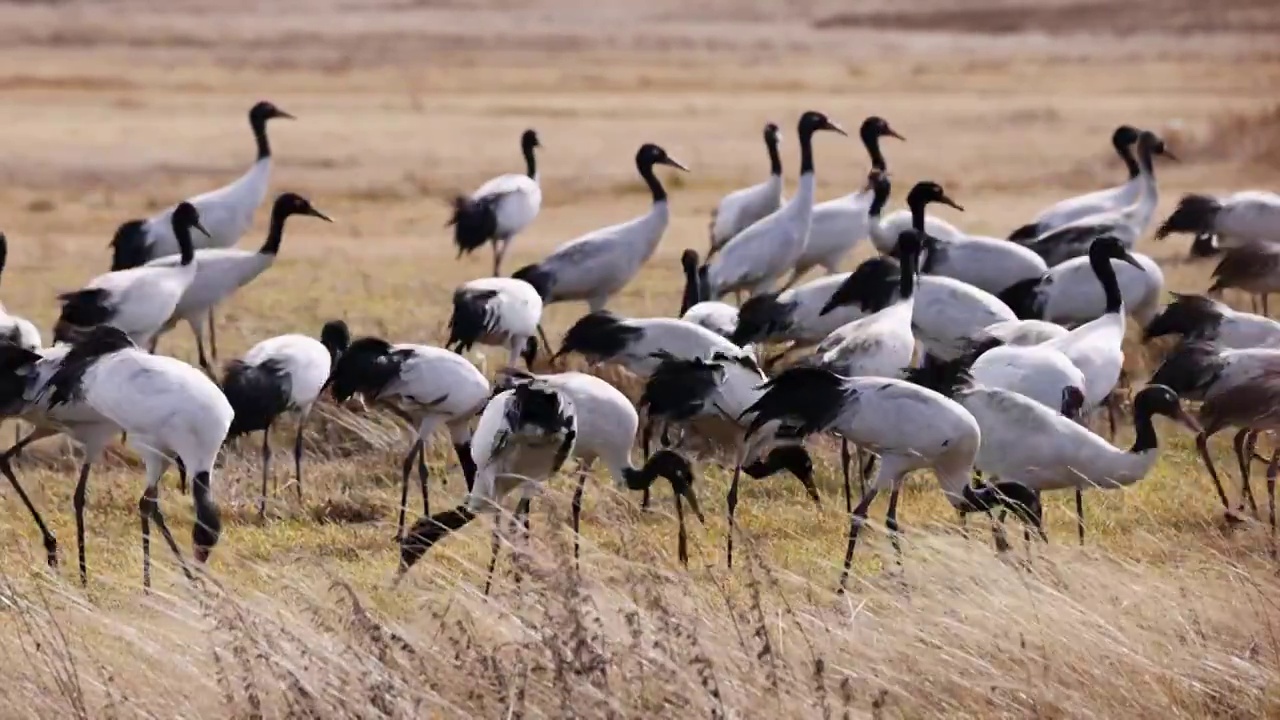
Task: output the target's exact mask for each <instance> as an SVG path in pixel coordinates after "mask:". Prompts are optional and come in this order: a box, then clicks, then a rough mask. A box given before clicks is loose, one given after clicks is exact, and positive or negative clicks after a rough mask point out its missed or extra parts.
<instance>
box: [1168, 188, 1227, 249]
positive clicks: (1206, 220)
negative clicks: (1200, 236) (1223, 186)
mask: <svg viewBox="0 0 1280 720" xmlns="http://www.w3.org/2000/svg"><path fill="white" fill-rule="evenodd" d="M1221 209H1222V203H1220V202H1218V200H1217V199H1216V198H1212V197H1209V196H1208V195H1198V194H1194V193H1193V194H1190V195H1183V196H1182V199H1181V200H1179V201H1178V207H1176V208H1174V210H1173V212H1172V213H1171V214H1170V215H1169V217H1168V218H1167V219H1166V220H1165V221H1164V222H1163V223H1161V224H1160V227H1159V228H1158V229H1157V230H1156V239H1157V240H1163V239H1164V238H1165V237H1167V236H1169V235H1172V234H1173V233H1211V232H1213V223H1214V221H1215V220H1216V219H1217V217H1218V211H1219V210H1221Z"/></svg>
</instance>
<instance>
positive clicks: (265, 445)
mask: <svg viewBox="0 0 1280 720" xmlns="http://www.w3.org/2000/svg"><path fill="white" fill-rule="evenodd" d="M270 476H271V424H270V423H268V424H267V427H266V428H265V429H263V431H262V494H261V495H260V496H259V498H258V520H265V519H266V517H267V478H268V477H270Z"/></svg>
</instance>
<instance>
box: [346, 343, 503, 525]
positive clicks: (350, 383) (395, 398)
mask: <svg viewBox="0 0 1280 720" xmlns="http://www.w3.org/2000/svg"><path fill="white" fill-rule="evenodd" d="M330 390H331V392H332V393H333V397H334V399H335V400H337V401H338V402H346V401H347V400H348V399H350V398H351V397H352V396H354V395H355V394H356V393H360V395H361V396H362V397H363V398H364V400H365V401H367V402H369V403H371V404H372V403H377V404H379V405H383V406H385V407H386V408H387V409H389V410H391V411H392V412H394V413H395V414H397V415H399V416H400V417H401V418H402V419H403V420H405V421H406V422H408V423H409V424H410V425H411V426H412V427H413V428H414V430H415V437H414V442H413V445H412V446H411V447H410V448H409V453H408V454H407V455H405V458H404V465H403V467H402V473H403V474H402V484H401V487H400V517H399V521H398V524H397V526H396V538H397V539H399V538H400V537H401V536H402V535H403V534H404V515H405V506H406V504H407V503H408V499H409V472H410V470H411V469H412V468H413V463H414V461H415V459H416V460H417V463H418V483H419V485H420V486H421V488H422V507H423V510H424V512H425V513H428V514H429V513H430V512H431V506H430V503H429V501H428V489H427V476H428V473H427V463H426V459H425V452H426V442H427V438H428V437H430V435H431V434H432V433H433V432H434V431H435V429H436V428H437V427H438V426H439V425H440V424H442V423H443V424H444V426H445V427H447V428H448V429H449V436H450V438H451V440H452V442H453V449H454V452H456V453H457V456H458V463H459V464H460V465H461V466H462V472H463V477H465V479H466V482H467V488H468V489H470V488H471V486H472V483H473V482H474V480H475V464H474V463H473V462H472V461H471V457H472V453H471V444H472V435H471V419H472V418H473V417H475V415H476V413H479V412H480V411H481V410H482V409H483V408H484V406H485V403H487V402H488V401H489V394H490V388H489V381H488V380H487V379H485V376H484V375H483V374H481V373H480V371H479V370H477V369H476V366H474V365H472V364H471V363H470V362H468V361H467V359H466V358H464V357H462V356H460V355H458V354H456V353H453V352H450V351H448V350H445V349H444V348H438V347H432V346H430V345H413V344H397V345H392V344H391V343H389V342H387V341H386V340H383V339H382V338H377V337H362V338H359V339H357V340H355V341H354V342H352V343H351V345H350V346H348V347H347V349H346V350H345V351H344V352H343V353H342V354H341V355H340V356H339V357H338V362H337V363H336V364H335V365H334V368H333V375H332V377H331V378H330Z"/></svg>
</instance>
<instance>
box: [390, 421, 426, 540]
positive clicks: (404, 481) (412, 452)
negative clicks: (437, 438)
mask: <svg viewBox="0 0 1280 720" xmlns="http://www.w3.org/2000/svg"><path fill="white" fill-rule="evenodd" d="M421 449H422V436H421V435H419V436H418V439H417V440H415V441H414V442H413V446H412V447H410V448H409V454H408V455H405V456H404V465H403V467H402V469H403V471H404V472H403V474H402V475H401V478H400V519H399V521H398V522H397V523H396V540H397V541H399V540H400V539H401V538H402V537H404V513H405V508H406V507H407V506H408V504H409V472H410V471H411V470H412V469H413V459H414V457H415V456H416V455H417V454H418V451H419V450H421ZM422 506H423V511H422V514H423V515H430V514H431V511H430V510H428V509H427V495H426V492H423V494H422Z"/></svg>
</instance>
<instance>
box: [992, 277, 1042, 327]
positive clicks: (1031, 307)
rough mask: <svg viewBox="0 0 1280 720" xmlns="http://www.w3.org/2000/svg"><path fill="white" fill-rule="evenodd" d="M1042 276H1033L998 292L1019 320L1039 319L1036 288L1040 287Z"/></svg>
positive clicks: (1001, 299)
mask: <svg viewBox="0 0 1280 720" xmlns="http://www.w3.org/2000/svg"><path fill="white" fill-rule="evenodd" d="M1040 280H1041V278H1038V277H1032V278H1026V279H1025V280H1019V281H1018V282H1016V283H1014V284H1012V285H1010V286H1009V287H1007V288H1005V289H1004V290H1001V291H1000V292H999V293H997V294H996V297H997V298H999V299H1000V302H1003V303H1004V304H1005V305H1008V306H1009V309H1010V310H1012V311H1013V314H1014V315H1017V316H1018V319H1019V320H1039V319H1040V309H1039V308H1037V307H1036V290H1038V289H1039V288H1040Z"/></svg>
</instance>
